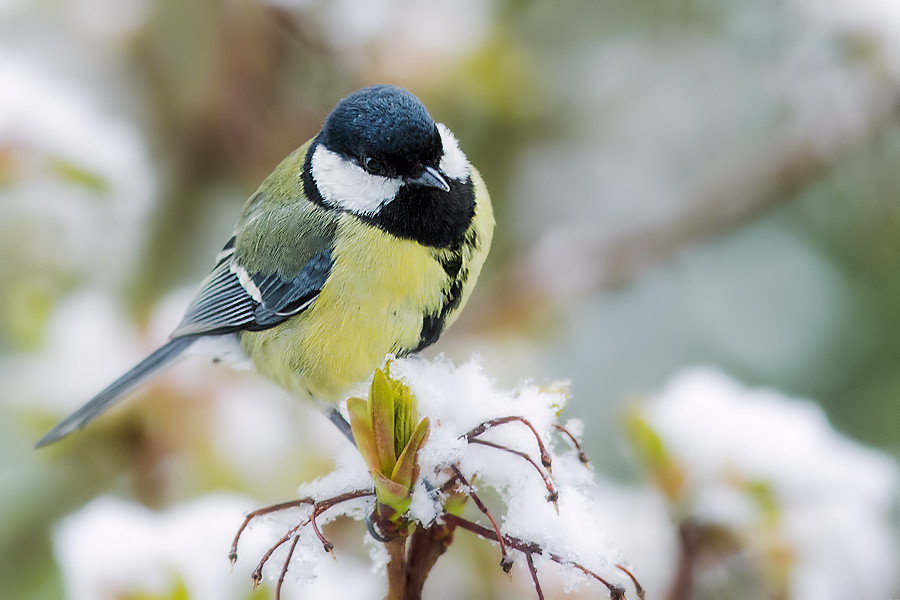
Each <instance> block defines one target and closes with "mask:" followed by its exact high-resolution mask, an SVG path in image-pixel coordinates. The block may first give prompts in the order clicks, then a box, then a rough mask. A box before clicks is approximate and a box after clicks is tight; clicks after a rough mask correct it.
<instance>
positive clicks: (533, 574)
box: [525, 552, 544, 600]
mask: <svg viewBox="0 0 900 600" xmlns="http://www.w3.org/2000/svg"><path fill="white" fill-rule="evenodd" d="M525 562H526V563H527V564H528V572H529V573H531V581H533V582H534V591H536V592H537V595H538V600H544V590H542V589H541V582H540V580H539V579H538V574H537V569H536V568H534V558H532V555H531V552H526V553H525Z"/></svg>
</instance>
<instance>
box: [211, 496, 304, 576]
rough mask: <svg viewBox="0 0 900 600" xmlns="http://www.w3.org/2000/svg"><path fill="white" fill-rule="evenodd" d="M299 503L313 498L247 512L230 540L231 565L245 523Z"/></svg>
mask: <svg viewBox="0 0 900 600" xmlns="http://www.w3.org/2000/svg"><path fill="white" fill-rule="evenodd" d="M301 504H315V500H313V499H312V498H301V499H299V500H289V501H287V502H280V503H278V504H273V505H272V506H266V507H264V508H259V509H257V510H254V511H253V512H251V513H247V516H246V517H245V518H244V522H243V523H241V526H240V527H239V528H238V530H237V533H236V534H235V536H234V541H233V542H231V551H230V552H229V553H228V560H230V561H231V566H232V567H234V563H235V561H237V547H238V542H239V541H240V539H241V534H242V533H244V529H246V528H247V525H249V524H250V521H252V520H253V519H255V518H256V517H261V516H263V515H268V514H270V513H273V512H278V511H280V510H286V509H288V508H296V507H298V506H300V505H301Z"/></svg>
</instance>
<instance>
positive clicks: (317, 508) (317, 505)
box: [229, 490, 375, 590]
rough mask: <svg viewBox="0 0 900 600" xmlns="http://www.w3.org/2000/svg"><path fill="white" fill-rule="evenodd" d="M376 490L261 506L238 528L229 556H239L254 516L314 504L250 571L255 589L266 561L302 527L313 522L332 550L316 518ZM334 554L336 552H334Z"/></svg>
mask: <svg viewBox="0 0 900 600" xmlns="http://www.w3.org/2000/svg"><path fill="white" fill-rule="evenodd" d="M374 493H375V492H373V491H371V490H357V491H355V492H346V493H344V494H340V495H338V496H335V497H333V498H327V499H325V500H322V501H320V502H316V501H315V500H313V499H312V498H301V499H300V500H291V501H289V502H282V503H280V504H274V505H272V506H267V507H266V508H261V509H259V510H256V511H253V512H252V513H250V514H249V515H248V516H247V518H246V519H245V520H244V523H243V524H242V525H241V527H240V529H238V533H237V535H235V538H234V542H233V543H232V547H231V553H230V554H229V556H233V557H235V559H236V558H237V544H238V541H239V540H240V536H241V533H242V532H243V530H244V528H245V527H246V526H247V523H249V522H250V520H251V519H253V518H254V517H258V516H260V515H265V514H269V513H273V512H277V511H279V510H284V509H287V508H293V507H295V506H299V505H301V504H312V506H313V508H312V513H311V514H310V516H309V517H307V518H306V519H304V520H302V521H300V522H299V523H297V524H296V525H294V526H293V527H291V528H290V529H288V531H287V533H285V534H284V535H283V536H282V537H280V538H279V539H278V541H276V542H275V543H274V544H273V545H272V546H270V547H269V549H268V550H266V552H265V554H263V555H262V558H260V559H259V563H257V565H256V568H255V569H253V571H252V572H251V573H250V578H251V579H252V580H253V589H254V590H255V589H256V588H257V586H259V583H260V582H261V581H262V579H263V568H264V567H265V566H266V563H267V562H269V559H270V558H272V554H274V553H275V551H276V550H278V548H280V547H281V546H282V545H284V544H285V543H286V542H287V541H288V540H289V539H291V537H292V536H294V535H295V534H296V533H297V532H298V531H299V530H300V528H301V527H303V526H304V525H307V524H309V523H312V527H313V531H314V532H315V534H316V536H317V537H318V538H319V541H320V542H322V546H323V547H324V548H325V551H326V552H331V551H332V549H333V548H334V544H332V543H331V542H330V541H329V540H328V538H326V537H325V536H324V535H322V532H321V531H320V530H319V526H318V524H317V523H316V518H317V517H318V516H319V515H321V514H322V513H323V512H325V511H326V510H328V509H330V508H332V507H334V506H336V505H338V504H340V503H342V502H347V501H348V500H355V499H356V498H364V497H366V496H372V495H374ZM295 546H296V541H295V542H294V543H293V544H292V545H291V551H290V552H289V553H288V557H287V559H286V563H287V562H289V561H290V559H291V556H293V554H294V547H295ZM332 556H334V554H333V553H332ZM283 572H287V565H286V564H285V566H284V567H283Z"/></svg>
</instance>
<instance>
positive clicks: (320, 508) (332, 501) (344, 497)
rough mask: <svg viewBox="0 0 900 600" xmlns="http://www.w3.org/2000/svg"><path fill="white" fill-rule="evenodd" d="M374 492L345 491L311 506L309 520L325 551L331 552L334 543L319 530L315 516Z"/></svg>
mask: <svg viewBox="0 0 900 600" xmlns="http://www.w3.org/2000/svg"><path fill="white" fill-rule="evenodd" d="M374 493H375V492H372V491H371V490H356V491H355V492H347V493H345V494H340V495H339V496H335V497H334V498H328V499H327V500H322V501H321V502H316V504H315V505H314V506H313V511H312V515H310V517H309V520H310V522H311V523H312V528H313V531H314V532H315V534H316V537H318V538H319V541H320V542H322V547H323V548H325V552H329V553H331V551H332V550H334V544H332V543H331V542H330V541H329V540H328V538H326V537H325V536H324V535H322V532H321V531H319V525H318V524H317V523H316V518H317V517H319V515H321V514H322V513H323V512H325V511H326V510H328V509H330V508H332V507H333V506H336V505H338V504H340V503H341V502H347V501H348V500H355V499H357V498H364V497H366V496H372V495H374ZM332 555H333V554H332Z"/></svg>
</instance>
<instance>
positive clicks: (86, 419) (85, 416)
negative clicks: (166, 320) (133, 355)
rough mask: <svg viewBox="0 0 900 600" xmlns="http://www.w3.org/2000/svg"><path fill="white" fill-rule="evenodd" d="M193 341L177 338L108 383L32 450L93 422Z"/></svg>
mask: <svg viewBox="0 0 900 600" xmlns="http://www.w3.org/2000/svg"><path fill="white" fill-rule="evenodd" d="M196 339H197V338H196V337H180V338H175V339H174V340H170V341H169V342H168V343H166V344H164V345H163V346H162V347H160V348H159V349H157V350H156V351H155V352H153V354H151V355H150V356H148V357H147V358H145V359H144V360H142V361H141V362H139V363H138V364H137V365H135V366H134V367H133V368H132V369H131V370H130V371H128V372H127V373H125V374H124V375H122V376H121V377H119V378H118V379H116V380H115V381H113V382H112V383H111V384H109V386H107V388H106V389H104V390H103V391H102V392H100V393H99V394H97V395H96V396H94V397H93V398H92V399H91V400H90V401H88V402H87V404H85V405H84V406H82V407H81V408H79V409H78V410H76V411H75V412H74V413H72V414H71V415H69V416H68V417H66V418H65V419H63V420H62V421H60V422H59V423H58V424H57V425H56V427H54V428H53V429H51V430H50V431H49V432H48V433H47V435H45V436H44V437H42V438H41V439H40V441H38V443H37V444H36V445H35V447H36V448H42V447H43V446H47V445H49V444H52V443H53V442H56V441H59V440H61V439H62V438H64V437H66V436H67V435H69V434H70V433H72V432H73V431H77V430H79V429H81V428H82V427H84V426H85V425H87V424H88V423H90V422H91V421H93V420H94V419H95V418H96V417H97V416H98V415H99V414H100V413H102V412H103V411H105V410H106V409H107V408H109V407H110V406H112V405H113V404H115V403H116V402H118V401H119V400H121V399H122V398H124V397H125V396H126V395H127V394H128V393H129V392H131V391H132V390H133V389H134V388H136V387H137V386H139V385H141V384H142V383H144V382H146V381H147V380H148V379H150V378H152V377H154V376H155V375H157V374H159V373H160V372H161V371H163V370H164V369H166V368H167V367H169V366H171V364H172V363H173V362H175V360H176V359H177V358H178V357H179V356H180V355H181V353H182V352H184V351H185V350H187V348H188V347H189V346H190V345H191V344H193V343H194V341H196Z"/></svg>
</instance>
